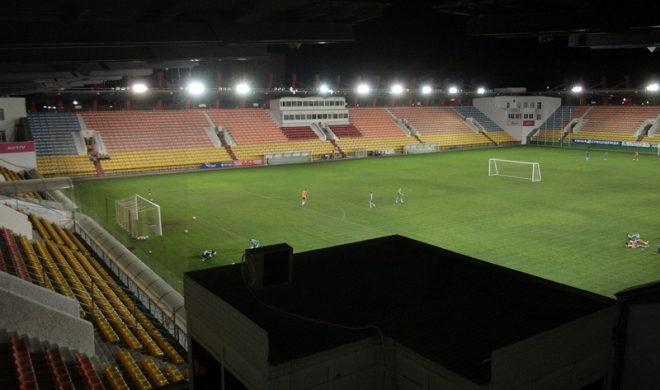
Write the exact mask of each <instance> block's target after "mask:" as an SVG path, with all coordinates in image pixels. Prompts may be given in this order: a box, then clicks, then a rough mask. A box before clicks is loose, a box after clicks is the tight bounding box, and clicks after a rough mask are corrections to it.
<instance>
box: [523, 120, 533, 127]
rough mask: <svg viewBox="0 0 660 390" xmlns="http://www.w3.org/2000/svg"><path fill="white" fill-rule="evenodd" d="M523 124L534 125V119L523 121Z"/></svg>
mask: <svg viewBox="0 0 660 390" xmlns="http://www.w3.org/2000/svg"><path fill="white" fill-rule="evenodd" d="M523 126H534V120H531V121H530V120H527V121H523Z"/></svg>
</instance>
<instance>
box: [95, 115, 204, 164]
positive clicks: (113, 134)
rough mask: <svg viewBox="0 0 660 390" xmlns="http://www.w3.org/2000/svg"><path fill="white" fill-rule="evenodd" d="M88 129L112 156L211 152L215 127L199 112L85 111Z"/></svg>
mask: <svg viewBox="0 0 660 390" xmlns="http://www.w3.org/2000/svg"><path fill="white" fill-rule="evenodd" d="M82 117H83V118H84V120H85V124H86V126H87V128H89V129H92V130H96V131H99V132H101V134H102V136H103V140H104V143H105V146H106V148H107V150H108V153H109V154H111V155H114V153H117V152H140V151H149V150H171V149H173V147H174V148H177V149H189V148H209V147H212V146H213V143H212V142H211V140H210V139H209V136H208V135H207V134H206V132H205V131H204V127H210V126H211V124H210V123H208V120H207V119H206V117H205V116H204V113H203V112H202V111H199V110H160V111H140V110H136V111H85V112H83V113H82Z"/></svg>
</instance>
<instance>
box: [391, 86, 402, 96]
mask: <svg viewBox="0 0 660 390" xmlns="http://www.w3.org/2000/svg"><path fill="white" fill-rule="evenodd" d="M390 91H391V92H392V93H393V94H395V95H399V94H400V93H402V92H403V86H402V85H401V84H394V85H393V86H392V88H391V90H390Z"/></svg>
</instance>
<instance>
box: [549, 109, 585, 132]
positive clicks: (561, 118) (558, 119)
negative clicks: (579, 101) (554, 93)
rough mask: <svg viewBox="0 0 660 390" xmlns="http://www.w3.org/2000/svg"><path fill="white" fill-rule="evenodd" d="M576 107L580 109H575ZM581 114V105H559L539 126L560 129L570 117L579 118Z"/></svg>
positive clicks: (582, 110) (582, 111) (582, 112)
mask: <svg viewBox="0 0 660 390" xmlns="http://www.w3.org/2000/svg"><path fill="white" fill-rule="evenodd" d="M578 109H581V110H580V111H577V110H578ZM582 114H584V107H582V106H580V107H577V106H561V107H559V108H557V109H556V110H555V112H553V113H552V115H550V117H549V118H548V120H546V121H545V122H544V123H543V125H541V127H540V128H541V129H544V130H562V129H563V128H564V126H566V125H567V124H568V122H569V121H570V120H571V119H574V118H579V117H580V116H582ZM576 115H577V116H576Z"/></svg>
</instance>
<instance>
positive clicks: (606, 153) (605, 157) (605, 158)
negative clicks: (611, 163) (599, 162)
mask: <svg viewBox="0 0 660 390" xmlns="http://www.w3.org/2000/svg"><path fill="white" fill-rule="evenodd" d="M605 161H607V152H605Z"/></svg>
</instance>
